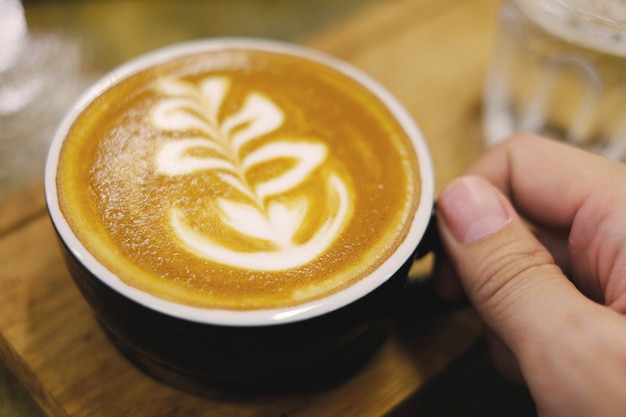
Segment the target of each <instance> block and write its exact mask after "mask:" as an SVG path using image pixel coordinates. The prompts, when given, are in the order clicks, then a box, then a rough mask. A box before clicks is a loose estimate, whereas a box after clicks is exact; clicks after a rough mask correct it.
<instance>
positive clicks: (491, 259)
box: [437, 177, 584, 359]
mask: <svg viewBox="0 0 626 417" xmlns="http://www.w3.org/2000/svg"><path fill="white" fill-rule="evenodd" d="M437 212H438V226H439V230H440V234H441V239H442V242H443V245H444V247H445V248H446V252H447V254H448V257H449V258H450V260H451V261H452V263H453V264H454V266H455V269H456V272H457V274H458V276H459V279H460V280H461V285H462V287H463V289H464V291H465V293H466V294H467V296H468V297H469V299H470V300H471V302H472V304H473V305H474V307H475V308H476V310H477V311H478V313H479V314H480V315H481V317H482V318H483V320H484V321H485V322H486V324H487V325H488V326H489V327H490V328H492V329H493V330H494V331H495V332H496V333H497V334H498V336H499V337H501V338H502V340H503V341H504V342H505V344H506V345H507V346H509V348H511V350H512V351H513V353H514V354H516V356H517V357H518V358H520V357H519V354H520V353H521V352H520V349H521V350H523V349H524V347H525V345H527V344H536V343H540V342H541V343H545V337H547V336H550V332H551V331H554V329H548V328H547V327H549V326H547V325H546V326H543V327H542V326H539V325H538V324H540V323H543V324H546V318H547V317H549V318H550V320H552V323H556V322H557V320H558V317H560V316H561V315H562V314H563V312H564V311H565V310H569V308H572V309H577V308H578V306H579V303H581V302H583V300H582V299H583V298H584V297H583V296H582V295H581V294H580V292H579V291H578V290H577V289H576V288H575V287H574V286H573V284H572V283H571V282H570V281H569V280H568V279H567V278H566V277H565V276H564V275H563V273H562V272H561V270H560V269H559V267H558V266H557V265H556V264H555V263H554V261H553V259H552V256H551V255H550V253H549V252H548V250H547V249H545V247H543V246H542V245H541V243H540V242H539V241H538V240H537V239H536V238H535V237H534V235H533V234H532V233H531V232H530V230H528V228H527V227H526V225H525V224H524V222H523V221H522V219H521V218H520V217H519V216H518V215H517V213H516V212H515V209H514V208H513V206H512V205H511V203H510V202H509V201H508V200H507V199H506V197H504V195H502V194H501V193H500V192H499V191H498V190H497V189H495V188H494V187H493V186H492V185H490V184H489V183H488V182H487V181H485V180H483V179H482V178H478V177H463V178H460V179H458V180H456V181H454V182H452V183H451V184H450V185H448V186H447V187H446V188H445V189H444V190H443V191H442V193H441V195H440V197H439V199H438V202H437ZM565 307H569V308H565ZM564 320H566V318H564ZM545 332H547V333H548V334H547V335H546V334H545ZM520 359H521V358H520Z"/></svg>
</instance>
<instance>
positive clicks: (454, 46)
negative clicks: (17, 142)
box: [0, 0, 498, 417]
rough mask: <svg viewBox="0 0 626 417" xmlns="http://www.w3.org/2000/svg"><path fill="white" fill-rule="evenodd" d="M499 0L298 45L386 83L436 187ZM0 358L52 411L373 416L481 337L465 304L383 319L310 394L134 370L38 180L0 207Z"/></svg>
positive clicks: (332, 33)
mask: <svg viewBox="0 0 626 417" xmlns="http://www.w3.org/2000/svg"><path fill="white" fill-rule="evenodd" d="M497 3H498V2H497V1H496V0H401V1H398V0H397V1H390V2H388V3H384V4H381V5H377V6H375V7H374V8H372V9H370V10H367V11H365V12H364V13H363V14H360V15H358V16H356V17H354V18H352V19H350V20H348V21H346V22H344V23H343V24H341V25H340V26H338V27H335V28H332V29H330V30H329V31H327V32H325V33H323V34H320V35H319V36H316V37H314V38H309V39H306V40H303V43H306V44H308V45H312V46H315V47H318V48H320V49H323V50H326V51H329V52H331V53H333V54H335V55H337V56H340V57H342V58H344V59H346V60H348V61H350V62H352V63H354V64H355V65H357V66H359V67H361V68H362V69H364V70H365V71H367V72H368V73H370V74H371V75H373V76H374V77H375V78H377V79H378V80H380V81H381V82H382V83H383V84H385V85H386V86H387V87H388V88H389V89H390V90H391V91H392V92H393V93H395V94H396V95H397V96H398V98H399V99H400V101H402V102H403V103H404V104H405V105H406V106H407V108H408V109H409V111H410V112H411V113H412V114H413V116H414V117H415V118H416V120H417V121H418V123H419V125H420V126H421V128H422V130H423V132H424V134H425V136H426V137H427V140H428V142H429V145H430V147H431V150H432V154H433V160H434V163H435V166H436V174H437V180H438V189H440V188H441V186H443V185H444V184H445V183H447V182H448V181H449V180H450V179H452V178H453V177H454V176H456V175H458V174H459V173H460V172H461V171H462V170H463V168H464V167H465V166H466V165H467V164H468V163H469V162H470V161H471V160H472V159H474V158H475V157H476V155H477V154H478V153H479V152H480V150H481V148H482V132H481V127H480V119H479V117H480V111H479V110H480V96H481V88H482V85H481V84H482V79H483V78H484V73H485V68H486V62H487V57H488V54H489V51H490V47H491V41H492V37H493V22H494V19H495V10H496V6H497ZM0 265H2V267H1V268H0V356H1V357H2V359H3V360H4V361H5V362H6V363H7V366H8V367H9V368H10V369H11V370H12V371H13V372H14V373H15V374H16V375H17V377H18V378H19V380H20V381H21V382H22V383H23V384H24V385H25V387H26V388H27V390H28V391H29V392H30V393H31V394H32V395H33V397H34V398H35V399H36V400H37V402H38V403H39V404H40V405H41V407H42V408H43V409H44V411H45V412H46V413H48V414H49V415H51V416H55V417H56V416H69V415H71V416H117V415H132V416H139V417H141V416H151V417H153V416H171V415H195V416H211V415H220V416H231V415H232V416H269V415H272V416H283V415H284V416H286V415H289V416H302V417H304V416H342V417H344V416H350V415H355V416H357V415H358V416H383V415H387V414H389V413H391V412H393V411H394V410H396V409H398V407H400V406H401V405H402V404H403V403H404V402H405V401H406V400H407V398H409V397H410V396H412V395H414V394H415V393H416V392H417V391H419V390H420V388H422V387H423V386H424V384H426V383H427V382H428V381H429V380H431V379H432V378H433V377H434V376H436V375H438V374H439V373H440V372H441V371H442V370H444V369H445V368H446V367H447V366H448V365H449V364H450V363H451V362H453V361H454V360H455V359H456V358H458V357H459V356H460V355H461V354H462V353H463V352H464V351H465V350H466V349H467V348H468V347H469V346H470V345H471V344H472V343H474V341H475V340H476V339H477V338H478V337H479V335H480V323H479V321H478V319H477V318H476V316H475V315H474V314H473V312H472V311H470V310H464V311H458V312H455V313H452V314H446V315H443V316H440V317H437V318H429V319H425V320H421V321H418V322H415V323H413V324H411V325H407V324H403V325H396V326H392V328H391V334H390V335H389V336H388V337H387V338H386V339H385V341H384V343H383V344H382V345H381V346H380V347H379V349H377V351H376V352H375V354H374V356H373V357H371V358H370V360H369V361H367V363H366V364H365V365H364V366H363V367H362V368H361V369H360V370H359V371H357V372H356V373H355V374H353V375H352V376H350V377H349V378H348V379H347V380H345V381H343V382H342V383H340V384H338V385H335V386H332V387H329V388H326V389H323V390H318V391H310V392H297V393H293V392H292V393H283V394H280V393H277V394H272V395H269V394H258V395H251V394H249V395H245V396H243V395H240V394H237V393H232V392H230V393H229V392H223V391H217V390H216V391H215V392H209V393H207V395H205V396H194V395H190V394H186V393H183V392H181V391H178V390H175V389H173V388H170V387H168V386H165V385H163V384H161V383H159V382H157V381H155V380H153V379H152V378H150V377H148V376H146V375H144V374H143V373H142V372H141V371H139V370H138V369H137V368H135V367H134V366H132V365H131V364H130V363H128V362H127V361H126V359H125V358H123V357H122V356H121V355H120V354H119V353H118V352H117V351H116V350H115V349H114V348H113V347H112V346H111V344H110V343H109V341H108V340H107V339H106V337H105V336H104V334H103V332H102V331H101V329H100V328H99V327H98V325H97V323H96V322H95V320H94V318H93V316H92V315H91V313H90V311H89V309H88V307H87V305H86V304H85V302H84V301H83V300H82V298H81V297H80V295H79V293H78V290H77V289H76V288H75V287H74V285H73V284H72V282H71V279H70V277H69V275H68V273H67V270H66V269H65V266H64V265H63V262H62V261H61V257H60V252H59V250H58V248H57V242H56V240H55V237H54V233H53V229H52V225H51V223H50V221H49V219H48V217H47V214H46V211H45V202H44V198H43V190H42V187H41V185H35V186H34V187H33V188H32V189H29V190H26V191H25V192H24V193H23V194H21V195H19V196H16V197H15V198H13V199H10V200H9V201H7V202H6V203H4V204H3V205H0Z"/></svg>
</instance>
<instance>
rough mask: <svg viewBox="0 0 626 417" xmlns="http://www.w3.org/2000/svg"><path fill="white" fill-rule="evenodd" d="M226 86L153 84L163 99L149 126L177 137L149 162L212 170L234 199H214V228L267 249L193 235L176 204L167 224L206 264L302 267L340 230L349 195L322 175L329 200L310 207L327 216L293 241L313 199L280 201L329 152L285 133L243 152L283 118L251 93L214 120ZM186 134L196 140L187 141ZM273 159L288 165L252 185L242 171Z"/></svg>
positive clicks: (161, 169) (166, 170)
mask: <svg viewBox="0 0 626 417" xmlns="http://www.w3.org/2000/svg"><path fill="white" fill-rule="evenodd" d="M229 87H230V79H228V78H225V77H207V78H206V79H203V80H202V81H201V82H200V83H199V85H197V86H196V85H192V84H190V83H188V82H185V81H183V80H174V79H170V80H164V81H162V82H160V83H159V84H158V92H159V93H160V94H162V95H163V99H162V100H160V101H158V102H157V103H156V104H155V105H154V106H153V108H152V111H151V114H150V116H151V118H150V119H151V122H152V124H153V125H154V126H155V127H156V128H158V129H160V130H161V131H164V132H170V133H178V134H180V136H177V137H176V138H174V139H166V142H165V143H164V144H163V145H161V148H160V149H159V150H158V152H157V155H156V158H155V165H156V171H157V172H158V173H160V174H163V175H168V176H170V177H176V176H184V175H190V174H193V173H195V172H201V171H211V172H214V173H215V177H216V178H217V179H218V180H220V181H223V182H224V183H227V184H228V185H229V186H231V187H232V188H233V190H234V191H235V193H234V194H235V195H234V196H233V197H218V198H217V199H216V207H215V208H214V209H215V210H216V211H217V213H218V216H217V217H218V219H219V220H220V225H218V227H224V228H227V230H226V233H227V234H230V233H237V234H239V235H241V236H242V238H243V239H245V240H251V241H260V242H259V244H254V243H255V242H252V243H253V244H252V245H251V246H257V247H263V246H266V247H268V249H267V250H258V251H242V250H241V249H240V248H238V247H229V245H228V243H227V242H226V243H224V242H220V241H219V240H216V239H215V238H214V237H213V236H210V235H207V234H203V233H199V232H197V231H196V230H194V228H193V226H192V224H193V221H190V220H189V219H188V218H186V216H185V214H184V211H183V210H182V209H180V208H178V207H172V208H171V209H169V221H170V226H171V227H172V230H173V233H174V235H175V236H176V238H177V241H178V242H179V243H180V244H181V246H182V247H183V248H184V249H185V250H187V251H189V252H192V253H195V254H196V255H197V256H199V257H202V258H204V259H207V260H209V261H212V262H217V263H220V264H224V265H228V266H232V267H237V268H246V269H252V270H259V271H279V270H285V269H289V268H296V267H299V266H302V265H304V264H306V263H308V262H310V261H312V260H313V259H315V258H317V257H318V256H320V255H321V254H323V253H324V252H325V251H327V250H328V248H329V247H330V245H331V244H332V243H333V242H334V241H335V240H336V239H337V238H338V236H339V235H340V233H341V232H342V231H343V230H344V228H345V225H346V223H347V222H348V220H349V216H350V215H351V212H352V208H351V202H350V197H349V196H350V194H351V192H350V191H349V190H348V187H347V185H346V183H345V181H344V180H342V179H341V178H340V177H339V175H337V173H334V172H331V173H329V174H327V175H326V178H325V179H324V183H325V185H326V187H325V188H326V189H327V190H328V194H329V195H328V197H327V198H326V200H325V201H324V202H319V201H316V202H315V204H316V208H315V209H318V210H319V208H320V207H321V208H323V209H324V210H325V211H326V212H327V213H328V218H327V220H326V221H325V222H324V223H323V224H321V225H320V226H318V227H317V230H315V232H314V234H313V236H311V237H310V238H309V239H308V240H306V241H304V242H298V241H296V239H295V235H296V233H297V232H298V231H299V230H300V229H301V228H302V225H303V223H305V222H306V220H307V213H309V212H310V211H311V210H313V209H314V208H313V207H312V200H313V196H307V195H306V193H303V194H298V195H296V196H295V197H288V198H286V199H283V200H284V201H281V200H280V197H281V196H283V195H285V194H286V193H289V192H291V191H293V190H297V189H298V187H299V186H300V185H301V184H302V183H303V182H305V181H306V180H307V179H308V178H309V177H310V176H311V175H316V174H318V173H317V171H319V170H320V166H321V165H322V164H323V163H324V162H325V160H326V157H327V154H328V152H329V150H328V147H327V146H326V145H325V144H324V143H323V142H321V141H313V140H311V139H307V140H302V139H300V138H294V137H289V136H287V137H277V138H272V140H271V141H270V142H269V143H267V144H265V145H262V146H261V147H259V148H257V149H255V150H253V151H250V152H248V153H245V152H243V148H244V147H245V146H246V145H248V144H250V143H254V142H255V141H258V140H260V139H261V138H263V136H264V135H268V134H271V133H272V132H274V131H276V130H277V129H278V128H279V127H280V126H281V125H282V124H283V122H284V119H285V115H284V113H283V111H282V110H281V109H280V108H278V107H277V106H276V105H275V104H274V103H273V102H272V101H271V100H270V99H269V98H267V97H265V96H264V95H262V94H260V93H257V92H255V91H251V92H249V94H248V95H247V96H246V98H245V101H244V104H243V106H242V107H241V108H240V109H237V111H236V112H234V113H233V114H230V115H227V116H226V117H223V118H222V119H221V120H220V117H219V113H220V109H221V106H222V103H223V101H224V99H225V97H226V95H227V94H228V90H229ZM192 132H194V133H195V136H189V135H190V134H191V133H192ZM197 135H200V136H197ZM194 151H202V153H200V154H194ZM274 160H288V161H289V162H291V164H290V166H289V167H288V168H287V169H284V170H282V172H279V173H277V174H276V175H275V176H274V177H271V178H268V179H267V180H263V181H258V183H257V184H254V185H253V184H252V182H251V179H250V176H249V175H248V172H249V171H251V170H253V169H254V168H255V167H256V166H259V165H262V164H268V165H269V164H272V162H273V161H274ZM318 175H319V174H318ZM229 194H230V190H229ZM276 197H278V198H276Z"/></svg>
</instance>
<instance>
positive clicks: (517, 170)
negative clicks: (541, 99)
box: [468, 134, 626, 229]
mask: <svg viewBox="0 0 626 417" xmlns="http://www.w3.org/2000/svg"><path fill="white" fill-rule="evenodd" d="M468 174H470V175H478V176H481V177H483V178H486V179H487V180H488V181H489V182H490V183H491V184H493V185H495V186H496V187H497V188H498V189H499V190H500V191H502V193H503V194H505V195H506V196H507V197H509V199H510V200H511V201H512V202H513V204H514V206H515V207H516V208H517V210H518V211H519V212H520V213H521V214H522V215H523V216H524V217H526V218H529V219H530V220H532V221H534V222H536V223H538V224H540V225H542V226H548V227H550V228H564V229H569V227H570V226H571V224H572V220H573V219H574V217H575V215H576V213H577V211H578V210H579V209H580V207H581V206H582V205H583V204H584V203H585V201H587V200H588V199H589V198H590V197H595V196H599V200H602V205H603V206H606V203H607V201H606V199H607V197H608V198H610V197H611V196H613V195H615V192H614V191H615V190H616V189H622V186H624V185H626V183H625V182H624V178H625V175H626V167H624V166H623V165H622V164H619V163H616V162H609V161H608V160H606V159H605V158H603V157H600V156H598V155H593V154H590V153H588V152H586V151H583V150H580V149H578V148H575V147H572V146H568V145H565V144H563V143H560V142H558V141H555V140H547V139H544V138H540V137H537V136H533V135H529V134H524V135H517V136H515V137H513V138H511V140H508V141H505V142H503V143H502V144H501V145H499V146H495V147H493V148H491V149H490V150H489V151H487V152H486V153H485V154H484V156H483V157H481V158H480V159H479V160H478V161H477V162H476V163H475V164H474V165H473V166H472V167H471V168H470V169H469V170H468ZM596 208H603V207H596Z"/></svg>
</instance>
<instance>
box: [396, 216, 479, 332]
mask: <svg viewBox="0 0 626 417" xmlns="http://www.w3.org/2000/svg"><path fill="white" fill-rule="evenodd" d="M429 253H433V254H434V256H435V258H437V257H440V256H445V255H444V249H443V245H442V243H441V239H440V237H439V231H438V229H437V207H436V204H435V205H433V209H432V212H431V216H430V221H429V223H428V226H427V228H426V231H425V232H424V236H423V237H422V240H421V241H420V244H419V245H418V247H417V249H416V250H415V252H414V256H413V259H414V260H417V259H421V258H423V257H424V256H426V255H427V254H429ZM389 304H390V305H389V306H388V312H387V317H390V318H394V319H399V320H405V319H409V320H412V319H415V318H416V317H424V316H429V315H437V314H442V313H446V312H450V311H454V310H458V309H460V308H464V307H467V306H469V301H468V300H467V299H463V300H460V301H448V300H445V299H443V298H441V297H440V296H439V295H438V294H437V292H436V291H435V289H434V286H433V282H432V275H430V274H428V275H424V276H419V277H416V278H415V279H409V278H408V277H407V278H406V279H405V280H404V285H403V287H402V288H401V289H400V291H398V294H397V296H396V297H394V299H393V302H391V303H389Z"/></svg>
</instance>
